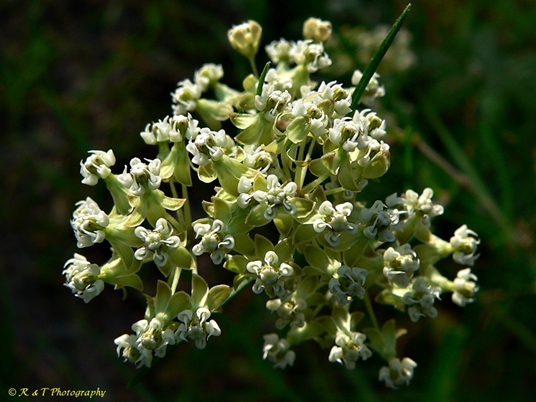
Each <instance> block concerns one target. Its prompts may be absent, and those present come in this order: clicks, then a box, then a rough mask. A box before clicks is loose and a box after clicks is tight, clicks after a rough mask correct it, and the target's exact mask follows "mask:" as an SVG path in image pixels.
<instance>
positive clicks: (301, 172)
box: [294, 140, 307, 189]
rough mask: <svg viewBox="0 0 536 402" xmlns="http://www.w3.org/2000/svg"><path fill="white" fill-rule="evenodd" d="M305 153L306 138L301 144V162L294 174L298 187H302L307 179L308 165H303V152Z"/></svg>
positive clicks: (299, 158)
mask: <svg viewBox="0 0 536 402" xmlns="http://www.w3.org/2000/svg"><path fill="white" fill-rule="evenodd" d="M304 153H305V140H304V141H303V143H302V144H300V150H299V151H298V157H297V160H298V162H299V163H300V164H299V165H297V166H296V175H295V176H294V182H295V183H296V184H297V185H298V188H299V189H300V188H302V186H303V182H304V181H305V174H306V173H307V166H303V162H304V160H303V154H304Z"/></svg>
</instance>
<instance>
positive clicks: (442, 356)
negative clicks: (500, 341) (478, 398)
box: [423, 327, 467, 402]
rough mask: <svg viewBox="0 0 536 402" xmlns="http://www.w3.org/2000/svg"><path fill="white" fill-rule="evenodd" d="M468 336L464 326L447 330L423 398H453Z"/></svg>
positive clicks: (443, 400)
mask: <svg viewBox="0 0 536 402" xmlns="http://www.w3.org/2000/svg"><path fill="white" fill-rule="evenodd" d="M466 338H467V331H466V330H465V329H464V328H463V327H455V328H450V329H449V330H448V331H446V332H445V334H444V335H443V342H442V344H441V348H440V349H439V351H438V354H437V357H436V358H435V359H434V365H433V368H432V373H431V375H430V379H429V384H430V385H429V387H428V390H427V395H426V396H425V397H424V398H423V400H428V401H434V402H447V401H451V400H452V394H453V391H454V390H455V389H456V380H457V378H456V377H457V376H458V368H459V366H460V364H461V361H460V355H461V353H462V351H463V345H464V342H465V339H466Z"/></svg>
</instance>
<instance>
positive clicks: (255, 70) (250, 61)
mask: <svg viewBox="0 0 536 402" xmlns="http://www.w3.org/2000/svg"><path fill="white" fill-rule="evenodd" d="M248 60H249V65H250V66H251V71H253V75H254V76H255V77H258V76H259V71H258V70H257V66H256V65H255V56H252V57H248Z"/></svg>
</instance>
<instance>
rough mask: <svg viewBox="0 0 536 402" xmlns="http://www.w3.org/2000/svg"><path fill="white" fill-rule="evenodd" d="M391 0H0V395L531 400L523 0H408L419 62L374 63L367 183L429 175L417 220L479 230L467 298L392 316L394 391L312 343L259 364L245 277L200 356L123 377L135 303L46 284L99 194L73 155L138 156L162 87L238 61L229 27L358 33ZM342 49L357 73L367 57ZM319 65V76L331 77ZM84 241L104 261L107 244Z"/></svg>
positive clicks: (534, 83)
mask: <svg viewBox="0 0 536 402" xmlns="http://www.w3.org/2000/svg"><path fill="white" fill-rule="evenodd" d="M405 6H406V3H405V2H401V1H387V0H382V1H364V0H363V1H358V0H329V1H328V0H326V1H314V2H307V3H304V2H298V1H288V0H287V1H279V0H276V1H268V0H230V1H216V0H214V1H209V0H202V1H196V2H190V1H182V0H177V1H164V0H150V1H140V2H133V1H127V0H109V1H105V0H93V1H85V0H78V1H54V0H42V1H29V0H27V1H25V0H21V1H19V0H4V1H3V2H2V3H0V27H1V31H2V35H0V117H1V121H2V123H3V124H2V125H3V135H2V138H3V146H2V147H1V148H0V167H1V171H2V175H1V180H2V184H1V195H2V196H1V197H0V202H1V204H0V206H1V211H2V220H1V225H2V229H3V233H4V235H3V237H2V242H1V247H2V248H1V253H0V266H1V267H2V271H3V277H4V280H3V281H1V282H0V295H1V296H0V303H1V305H2V317H3V319H2V323H1V324H0V336H1V339H2V345H3V353H2V356H3V357H2V365H1V369H0V370H1V372H0V373H1V375H0V384H1V385H2V390H1V391H0V392H2V393H4V394H3V395H5V392H7V389H8V388H10V387H15V388H18V389H19V388H30V389H38V388H41V387H61V388H63V389H78V390H84V389H96V388H97V387H100V389H101V390H102V389H104V390H106V391H107V395H106V398H105V399H104V400H110V401H164V400H165V401H168V400H177V401H181V402H185V401H189V400H191V401H204V400H207V401H209V400H216V399H217V400H222V401H227V400H229V401H234V402H238V401H274V400H281V401H283V400H289V401H305V400H324V401H329V400H363V401H379V400H382V401H394V400H396V401H420V400H431V401H434V402H435V401H503V400H510V401H524V400H529V398H530V397H531V395H532V391H533V389H534V383H535V381H536V364H535V363H534V362H535V357H536V320H535V319H534V317H535V316H534V307H535V302H536V297H535V290H536V286H535V285H536V282H535V279H536V278H535V276H536V255H535V253H534V233H535V227H536V214H535V213H534V203H535V201H536V180H535V174H536V164H535V160H536V141H534V133H535V132H536V119H535V118H534V116H535V112H536V107H535V105H536V98H535V94H536V74H535V72H536V31H535V30H534V28H533V26H534V23H533V21H536V2H534V1H530V0H497V1H494V2H489V1H487V0H466V1H460V0H454V1H449V2H445V1H439V0H427V1H424V0H422V1H414V2H413V7H412V11H411V13H410V16H409V18H408V20H407V22H406V29H407V30H408V31H409V33H410V35H411V37H412V40H411V48H412V51H413V52H414V54H415V57H416V62H415V63H414V65H413V66H412V67H411V68H410V69H409V70H408V71H405V72H387V71H386V72H384V71H382V66H380V72H381V73H382V83H384V84H385V86H386V90H387V95H386V97H385V98H384V99H383V100H382V101H381V103H380V105H378V106H379V110H380V113H384V114H385V116H387V117H388V118H389V124H390V127H391V134H392V136H393V138H394V141H393V142H392V144H391V146H392V151H393V152H392V166H391V170H390V171H389V173H388V174H387V175H386V176H385V177H384V178H382V181H381V183H379V184H373V185H371V186H370V187H371V190H370V191H371V193H372V195H377V196H378V197H379V198H384V197H385V196H387V195H389V194H391V193H392V192H395V191H397V192H402V191H404V190H406V189H407V188H410V187H411V188H414V189H415V190H416V191H422V189H423V188H424V187H428V186H429V187H432V188H433V189H434V190H435V192H436V197H437V199H438V200H440V202H441V203H442V204H443V205H445V207H446V211H445V214H444V215H443V216H442V217H440V218H438V219H436V220H435V221H434V225H435V227H436V230H437V232H438V234H439V235H441V236H442V237H443V238H447V239H448V238H450V236H451V235H452V233H453V231H454V230H455V229H456V228H458V227H459V226H460V225H461V224H464V223H466V224H467V225H468V226H469V228H471V229H473V230H475V231H476V232H477V233H479V235H480V236H481V239H482V243H481V248H480V252H481V257H480V259H479V260H478V261H477V264H476V267H475V269H474V272H475V273H476V274H477V276H478V277H479V284H480V292H479V294H478V297H477V300H476V302H475V303H474V304H471V305H468V306H467V307H466V308H464V309H462V308H459V307H457V306H453V305H452V303H450V300H443V302H442V303H439V304H440V310H439V317H438V318H437V319H435V320H425V321H420V322H419V323H418V324H413V323H411V322H410V321H408V319H407V317H406V316H404V315H403V314H400V315H399V317H397V321H398V323H399V325H402V326H405V327H406V328H407V329H408V335H406V336H404V337H403V338H401V342H400V345H399V348H400V354H401V356H409V357H411V358H413V359H414V360H415V361H417V362H418V364H419V365H418V367H417V369H416V371H415V378H414V380H413V381H412V384H411V385H410V386H409V387H404V388H402V389H400V390H398V391H391V390H387V389H384V387H383V385H382V384H380V383H378V381H377V373H378V370H379V368H380V366H381V365H382V364H383V362H381V361H380V360H379V359H376V358H371V359H370V360H369V361H367V362H365V363H364V364H360V365H358V368H357V369H356V370H354V371H346V370H345V369H344V368H342V367H339V366H338V365H334V364H331V363H329V362H328V361H327V354H328V352H327V351H322V350H320V349H319V348H318V346H317V345H316V344H304V345H301V346H300V347H299V348H298V349H297V350H296V353H297V359H296V364H295V366H294V367H292V368H290V369H287V370H285V371H281V370H275V369H272V368H271V366H270V365H269V364H268V363H267V362H265V361H263V360H262V358H261V357H262V356H261V349H262V335H263V334H264V333H267V332H271V331H273V322H272V319H271V318H272V317H270V316H269V314H268V312H267V311H266V310H265V309H264V302H265V301H264V300H261V299H262V298H259V297H255V298H254V297H252V295H251V292H249V291H247V292H244V293H243V294H241V295H240V296H239V297H238V298H237V299H235V300H234V301H233V302H232V303H231V304H230V305H229V307H228V309H227V310H226V314H225V315H222V316H220V317H219V320H218V321H219V322H220V326H221V327H222V330H223V334H222V336H221V337H220V338H217V339H214V340H213V341H211V342H209V345H208V347H207V349H206V350H203V351H199V350H197V349H196V348H194V347H193V346H192V345H183V346H181V347H180V348H179V349H178V350H176V351H175V352H174V354H173V355H172V357H171V358H169V359H168V360H167V361H166V362H165V363H164V364H163V365H162V366H161V367H159V368H158V369H156V370H155V371H154V372H153V373H152V374H151V375H150V376H149V377H148V378H147V380H146V381H145V382H144V383H142V384H140V385H138V386H136V387H135V388H132V389H127V388H126V384H127V382H128V381H129V379H130V378H131V377H132V376H133V375H134V374H135V371H134V369H133V367H132V366H131V365H130V364H124V363H122V362H121V361H120V360H119V359H118V358H117V357H116V354H115V347H114V344H113V339H114V338H115V337H117V336H119V335H121V334H123V333H125V332H127V331H128V330H129V327H130V325H131V324H132V323H133V322H135V321H136V320H138V319H139V318H140V317H141V315H142V314H143V301H142V300H137V299H135V298H132V297H130V298H129V299H128V301H127V302H126V303H124V302H123V301H122V300H121V294H120V293H119V292H113V291H111V290H108V291H106V292H104V293H103V294H102V295H101V296H100V297H99V298H97V299H95V300H94V301H92V302H91V303H90V304H89V305H84V303H83V302H81V300H77V299H74V298H73V297H72V295H71V294H70V292H69V291H68V290H67V289H65V288H64V287H63V286H62V283H63V277H62V275H61V271H62V266H63V264H64V262H65V261H66V260H67V259H68V258H71V257H72V254H73V252H76V251H77V249H76V242H75V240H74V237H73V235H72V232H71V229H70V226H69V219H70V216H71V213H72V210H73V208H74V203H75V202H76V201H78V200H80V199H82V198H85V197H87V196H91V197H92V198H94V199H96V200H98V202H99V204H101V205H102V206H103V209H106V208H107V207H109V206H110V205H109V204H108V205H107V204H106V202H110V201H109V197H108V196H107V194H106V191H105V189H104V188H102V187H100V186H97V187H95V188H89V187H87V186H83V185H82V184H80V176H79V173H78V171H79V161H80V160H81V159H83V158H85V157H86V155H87V151H88V150H91V149H103V150H107V149H110V148H112V149H113V150H114V152H115V154H116V156H117V159H118V163H117V166H122V165H123V164H125V163H127V162H128V161H129V160H130V158H131V157H133V156H139V157H142V156H144V157H154V150H153V149H148V147H147V146H145V145H144V144H143V141H142V140H141V139H140V137H139V132H140V131H142V130H143V128H144V127H145V125H146V124H147V123H149V122H152V121H155V120H157V119H160V118H163V117H164V116H166V115H167V114H169V113H170V112H171V109H170V103H171V100H170V96H169V93H170V92H171V91H172V90H173V89H174V88H175V85H176V83H177V82H178V81H179V80H182V79H184V78H191V77H192V76H193V73H194V71H195V69H197V68H199V67H200V66H201V65H202V64H203V63H207V62H215V63H221V64H223V67H224V70H225V77H224V81H225V82H227V83H229V84H231V85H234V86H238V85H239V84H240V77H243V76H244V75H245V74H246V73H247V72H248V70H247V69H248V66H247V62H246V61H245V60H244V59H242V58H240V57H239V56H238V55H236V54H234V53H233V52H232V50H231V48H230V46H229V45H228V44H227V40H226V31H227V29H228V28H229V27H230V26H231V25H233V24H237V23H240V22H242V21H244V20H246V19H254V20H256V21H258V22H259V23H260V24H261V25H262V26H263V29H264V32H263V44H268V43H269V42H271V41H272V40H274V39H279V38H280V37H284V38H286V39H289V40H291V39H292V40H296V39H299V38H300V36H301V25H302V23H303V21H304V20H305V19H306V18H307V17H309V16H316V17H319V18H322V19H326V20H330V21H331V22H332V23H333V26H334V30H335V32H339V31H341V30H343V29H348V28H349V27H355V26H359V27H363V28H364V29H372V28H374V27H375V26H377V25H378V24H387V25H389V24H392V23H393V22H394V21H395V19H396V17H397V16H398V15H399V13H400V12H401V11H402V10H403V8H404V7H405ZM350 56H351V57H352V58H351V59H352V60H355V61H356V65H355V67H356V68H357V67H359V68H361V69H363V68H364V67H365V66H363V65H359V61H358V60H357V59H356V58H355V57H353V55H350ZM258 62H259V64H260V63H261V62H262V60H261V57H259V58H258ZM332 73H334V72H332ZM329 74H330V73H329V72H328V73H326V76H325V77H321V78H325V79H333V78H335V76H330V75H329ZM336 78H341V79H342V80H343V82H346V83H348V82H349V76H347V77H346V76H343V77H338V76H337V77H336ZM344 80H346V81H344ZM382 116H383V115H382ZM88 253H89V254H88ZM88 253H86V250H84V254H86V255H88V258H89V259H90V260H96V261H98V260H99V259H101V261H102V259H103V258H105V257H104V256H105V255H106V253H107V250H103V249H99V248H96V249H95V250H88ZM91 253H94V254H91ZM449 264H450V265H449ZM443 270H444V272H445V273H447V274H450V275H451V276H454V275H455V272H456V267H455V266H454V264H453V263H452V264H451V263H449V262H446V263H444V264H443V265H442V271H443ZM2 398H3V397H2Z"/></svg>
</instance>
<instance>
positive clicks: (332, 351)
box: [64, 18, 479, 388]
mask: <svg viewBox="0 0 536 402" xmlns="http://www.w3.org/2000/svg"><path fill="white" fill-rule="evenodd" d="M331 29H332V28H331V24H330V23H328V22H325V21H320V20H318V19H314V18H313V19H309V20H307V21H306V23H305V25H304V29H303V33H304V39H303V40H299V41H296V42H294V41H286V40H285V39H280V40H278V41H274V42H272V43H270V44H269V45H268V46H266V52H267V54H268V56H269V58H270V60H271V62H272V66H273V67H271V68H269V67H268V65H267V67H266V68H265V70H264V71H263V74H262V75H261V77H262V80H260V79H259V77H257V76H256V75H253V74H252V75H249V76H247V77H245V79H244V80H243V88H240V89H234V88H230V87H229V86H227V85H225V84H223V83H221V82H220V81H221V79H222V77H223V69H222V67H221V66H219V65H214V64H207V65H204V66H203V67H201V69H199V70H198V71H197V72H196V73H195V76H194V78H193V81H191V80H189V79H186V80H183V81H180V82H179V84H178V87H177V89H176V90H175V92H174V93H173V94H172V100H173V105H172V110H173V114H172V115H170V116H165V117H163V118H162V119H161V120H159V121H157V122H154V123H150V124H148V125H147V126H146V127H145V129H144V131H143V132H141V137H142V139H143V140H144V141H145V143H147V144H148V145H153V146H156V147H157V152H156V153H157V156H156V157H155V159H152V160H148V159H146V160H141V159H139V158H133V159H132V160H131V161H130V166H125V167H124V169H123V171H122V172H121V170H120V169H119V172H116V173H114V172H113V167H114V164H115V162H116V160H115V156H114V153H113V151H112V150H109V151H107V152H104V151H91V152H90V154H91V155H90V156H89V157H88V158H87V159H86V160H85V161H82V162H81V164H80V165H81V174H82V176H83V180H82V182H83V183H84V184H87V185H91V186H93V185H97V184H98V181H102V182H104V185H106V187H107V188H108V190H109V191H110V194H111V196H112V198H113V201H114V207H113V208H112V209H111V210H110V211H108V212H106V211H103V210H101V209H100V207H99V205H98V204H97V202H95V201H94V200H92V199H91V198H87V199H86V200H82V201H79V202H78V203H77V204H76V210H75V211H74V214H73V219H72V221H71V225H72V228H73V230H74V234H75V236H76V239H77V241H78V247H80V248H85V247H89V246H91V245H93V244H95V243H102V242H104V241H106V242H108V243H109V244H110V245H111V249H112V253H111V257H110V259H109V261H108V262H106V263H105V264H102V265H97V264H94V263H91V262H89V261H87V260H86V258H85V257H83V256H82V255H79V254H75V255H74V257H73V258H71V259H70V260H69V261H67V263H66V264H65V270H64V275H65V277H66V286H68V287H69V288H70V289H71V290H72V292H73V293H74V294H75V296H77V297H80V298H82V299H83V300H84V301H85V302H86V303H87V302H89V301H90V300H92V299H93V298H94V297H96V296H98V295H99V294H100V293H101V292H102V291H103V290H104V288H105V284H108V285H112V286H114V287H115V288H116V289H122V288H125V287H131V288H134V289H137V290H139V291H142V290H143V288H144V284H143V282H142V280H141V279H140V276H139V275H138V274H139V272H140V270H142V269H143V270H156V271H157V273H158V275H159V276H160V278H161V279H160V280H158V283H157V286H156V294H154V295H146V300H147V309H146V312H145V316H144V317H143V318H142V319H140V320H139V321H137V322H136V323H134V324H133V325H132V332H131V333H130V334H125V335H122V336H119V337H118V338H117V339H115V344H116V345H117V353H118V355H119V356H120V357H122V358H123V359H124V360H125V361H130V362H132V363H134V364H136V366H138V367H140V366H151V363H152V361H153V359H154V358H155V357H163V356H165V354H166V348H167V347H168V346H169V345H176V344H178V343H180V342H184V341H186V342H191V343H193V344H195V346H196V347H198V348H204V347H205V346H206V343H207V341H208V340H209V339H211V338H212V337H217V336H219V335H220V334H221V332H222V329H221V328H220V326H219V325H218V323H217V321H216V319H217V317H216V316H215V313H219V312H221V311H222V306H223V305H224V304H225V302H226V301H228V300H229V298H230V297H232V296H233V295H234V293H235V292H236V291H237V290H238V289H242V288H243V287H244V286H248V287H250V288H251V289H252V291H253V293H255V294H259V295H261V294H263V297H266V298H267V302H266V307H267V310H268V311H269V312H271V313H272V314H273V316H274V321H275V323H274V332H273V333H270V334H266V335H265V336H264V347H263V350H262V353H263V356H264V358H265V359H267V360H268V361H270V362H271V363H273V365H274V366H275V367H279V368H285V367H286V366H288V365H292V364H293V363H294V361H295V359H297V358H298V359H299V356H296V354H295V352H294V351H293V348H294V347H295V346H296V345H298V344H300V343H302V342H304V341H308V340H312V341H316V342H318V343H319V344H320V345H321V346H322V347H324V348H326V349H327V352H326V358H327V359H328V360H329V361H330V362H337V363H340V364H342V365H344V366H345V367H346V368H348V369H352V368H354V367H355V366H356V365H357V364H361V360H366V359H368V358H369V357H370V356H371V355H372V354H373V353H376V354H378V355H379V356H380V357H381V358H383V359H384V360H385V362H386V365H385V366H384V367H381V368H380V369H379V379H380V380H381V381H384V382H385V384H386V385H387V386H389V387H392V388H395V387H396V386H397V385H401V384H407V383H408V382H409V381H410V379H411V378H412V376H413V371H414V368H415V367H416V366H417V364H416V363H415V362H414V361H413V360H411V359H410V358H409V357H399V356H397V351H396V340H397V338H398V337H399V336H401V335H403V334H404V333H405V330H403V329H401V328H397V327H396V325H395V321H394V319H389V320H387V321H386V322H384V323H382V324H381V325H378V324H377V320H376V318H375V316H374V309H376V308H379V305H380V304H383V305H389V306H392V307H394V309H396V310H398V312H394V311H393V316H397V315H399V314H402V313H404V312H405V314H407V315H408V316H409V317H410V318H411V320H413V321H418V320H420V319H430V318H434V317H436V316H437V314H438V310H437V309H436V307H435V306H436V302H437V301H438V300H439V298H440V296H444V295H445V294H448V293H450V294H451V295H452V296H451V297H452V301H453V302H454V303H456V304H459V305H461V306H464V305H465V304H467V303H469V302H471V301H473V296H474V294H475V292H476V291H477V286H476V283H475V282H476V279H477V278H476V276H475V275H474V274H473V273H471V268H470V267H471V266H472V265H473V264H474V262H475V259H476V258H477V257H478V254H477V251H476V248H477V245H478V243H479V240H478V237H477V235H476V233H475V232H473V231H472V230H470V229H468V228H467V227H466V226H465V225H463V226H461V227H460V228H459V229H458V230H456V232H455V233H454V234H453V236H452V238H450V239H449V240H443V239H441V238H439V237H438V236H436V235H434V234H433V233H432V231H431V219H432V218H434V217H435V216H438V215H441V214H442V213H443V207H442V206H440V205H438V204H436V203H435V202H434V201H433V191H432V190H431V189H429V188H426V189H423V190H422V191H420V192H416V191H413V190H407V191H405V192H403V193H393V192H392V190H391V191H389V190H386V192H385V198H384V199H381V200H369V199H367V198H366V187H367V184H368V182H369V180H371V179H378V178H380V177H382V176H383V175H384V174H385V173H386V172H387V171H388V169H389V167H390V154H389V144H388V143H387V142H385V139H386V134H387V131H386V130H387V129H386V123H385V120H383V119H382V118H381V116H378V115H377V114H376V113H375V112H373V111H372V110H371V109H370V107H372V105H373V103H374V100H375V99H376V98H377V97H380V96H383V94H384V92H385V91H384V88H383V87H382V86H381V85H379V82H378V78H379V77H378V75H374V77H373V78H372V80H371V81H370V83H369V86H368V87H367V90H366V91H365V93H364V96H363V98H362V99H361V101H362V103H364V104H365V105H366V106H365V107H363V108H362V109H359V110H351V108H350V105H351V104H352V94H353V92H354V90H355V86H356V85H357V84H358V82H359V80H360V79H361V76H362V74H361V72H359V71H356V72H355V73H354V76H353V78H352V82H351V85H350V86H345V85H343V84H342V83H338V82H336V81H331V82H320V83H316V82H314V81H312V79H311V74H313V73H316V72H317V71H318V70H320V69H322V68H324V67H327V66H329V65H330V64H331V59H330V58H329V56H328V55H327V54H326V52H325V50H324V46H323V43H324V42H325V41H326V40H327V39H328V38H329V36H330V34H331ZM261 32H262V30H261V27H260V26H259V24H257V23H256V22H254V21H248V22H246V23H244V24H241V25H238V26H235V27H234V28H232V29H231V30H230V31H229V34H228V37H229V40H230V43H231V45H232V47H233V48H234V49H236V50H237V51H238V52H239V53H240V54H242V55H244V56H245V57H247V58H248V59H250V60H251V59H253V57H255V55H256V53H257V50H258V48H259V42H260V37H261ZM208 94H211V95H214V98H212V99H208V98H205V97H204V96H206V95H208ZM224 122H225V124H226V126H225V127H226V128H225V129H224V128H223V127H224V125H223V124H224ZM194 175H195V176H197V179H198V180H195V183H199V181H200V182H202V183H209V186H210V187H211V188H213V189H214V190H213V195H212V197H211V198H210V199H207V200H204V201H203V202H202V206H203V211H204V214H203V216H201V217H197V219H195V220H194V219H193V217H192V215H191V211H192V208H191V206H190V202H191V200H190V197H189V195H188V194H189V193H190V194H191V192H192V190H191V187H192V186H193V183H194V180H193V179H192V176H194ZM196 185H197V184H196ZM194 191H195V188H194ZM258 228H263V229H262V231H259V230H258ZM253 231H254V232H255V233H257V234H255V235H253V234H252V232H253ZM258 233H263V234H266V236H264V235H261V234H258ZM270 233H273V236H270V235H269V234H270ZM205 255H206V258H202V257H203V256H205ZM449 256H452V257H453V259H454V261H455V262H456V263H459V264H461V265H462V268H461V270H460V271H459V272H458V274H457V275H456V276H455V277H451V278H449V277H447V276H443V275H442V274H441V273H440V272H439V270H438V269H437V267H436V265H437V263H438V262H439V260H441V259H444V258H446V257H449ZM201 261H202V262H203V263H208V264H210V268H208V267H204V269H203V272H209V271H210V270H219V269H226V270H228V271H231V272H232V273H234V274H235V275H236V276H235V279H234V283H233V284H232V286H231V285H228V284H216V285H214V286H212V287H210V286H209V285H208V284H207V281H206V279H205V278H203V277H202V276H201V275H200V274H199V272H200V271H198V268H199V264H200V263H201ZM183 271H184V272H183ZM185 281H186V282H187V283H186V284H185V286H181V287H180V289H185V288H186V289H189V290H188V291H185V290H180V291H179V290H177V289H178V285H179V283H181V284H182V283H183V282H185ZM373 302H374V303H373ZM223 330H224V329H223Z"/></svg>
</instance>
